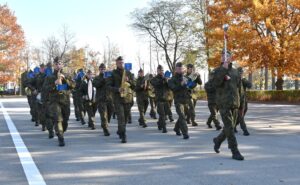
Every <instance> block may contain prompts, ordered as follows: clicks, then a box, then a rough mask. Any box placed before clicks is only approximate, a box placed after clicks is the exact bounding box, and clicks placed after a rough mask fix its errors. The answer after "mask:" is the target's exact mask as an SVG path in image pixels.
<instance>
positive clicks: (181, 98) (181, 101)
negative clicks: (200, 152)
mask: <svg viewBox="0 0 300 185" xmlns="http://www.w3.org/2000/svg"><path fill="white" fill-rule="evenodd" d="M168 84H169V87H170V89H172V91H173V93H174V100H175V108H176V112H177V114H178V120H177V122H176V124H175V128H174V131H175V132H176V134H177V135H179V134H178V133H179V132H180V131H181V133H182V134H183V139H189V135H188V127H187V123H186V116H185V110H186V109H187V107H188V103H189V100H190V99H191V94H190V92H189V88H188V84H187V79H186V78H185V77H184V75H183V65H182V63H181V62H178V63H177V64H176V70H175V75H174V76H173V77H172V78H171V79H170V80H169V81H168Z"/></svg>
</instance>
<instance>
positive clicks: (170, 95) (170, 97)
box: [166, 88, 174, 122]
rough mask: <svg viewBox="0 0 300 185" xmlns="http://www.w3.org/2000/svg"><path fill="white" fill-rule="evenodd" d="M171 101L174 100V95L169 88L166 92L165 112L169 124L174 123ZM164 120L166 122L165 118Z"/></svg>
mask: <svg viewBox="0 0 300 185" xmlns="http://www.w3.org/2000/svg"><path fill="white" fill-rule="evenodd" d="M173 100H174V95H173V92H172V90H171V89H170V88H169V89H168V90H167V112H166V113H167V115H168V118H169V121H170V122H173V121H174V119H173V113H172V104H173ZM166 120H167V118H166Z"/></svg>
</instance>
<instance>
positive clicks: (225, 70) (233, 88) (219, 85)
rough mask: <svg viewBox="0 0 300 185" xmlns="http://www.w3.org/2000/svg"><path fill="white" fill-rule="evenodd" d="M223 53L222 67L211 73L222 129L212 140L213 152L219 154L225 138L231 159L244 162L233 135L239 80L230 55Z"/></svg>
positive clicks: (238, 100) (239, 86)
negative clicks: (222, 124)
mask: <svg viewBox="0 0 300 185" xmlns="http://www.w3.org/2000/svg"><path fill="white" fill-rule="evenodd" d="M226 55H227V56H226V57H225V53H224V52H223V60H222V61H225V60H224V59H227V61H225V62H222V65H221V66H220V67H218V68H216V69H215V70H214V71H213V72H212V75H213V78H212V81H213V84H214V86H215V88H216V101H217V106H218V107H219V109H220V114H221V117H222V121H223V123H224V127H223V130H222V132H221V133H220V134H219V135H218V136H217V137H216V138H214V139H213V142H214V144H215V145H214V150H215V152H216V153H219V152H220V150H219V149H220V147H221V144H222V142H223V141H224V140H225V139H226V138H227V141H228V146H229V148H230V149H231V152H232V158H233V159H235V160H244V157H243V156H242V155H241V154H240V152H239V150H238V144H237V140H236V137H235V135H234V126H235V124H236V119H237V113H238V108H239V106H240V88H241V80H240V77H239V74H238V71H237V70H236V69H234V68H233V67H232V63H231V53H230V52H227V53H226Z"/></svg>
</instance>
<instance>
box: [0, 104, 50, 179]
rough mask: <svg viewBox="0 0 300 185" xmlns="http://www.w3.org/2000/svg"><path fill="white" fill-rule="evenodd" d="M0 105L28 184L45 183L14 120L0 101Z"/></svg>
mask: <svg viewBox="0 0 300 185" xmlns="http://www.w3.org/2000/svg"><path fill="white" fill-rule="evenodd" d="M0 107H1V111H2V113H3V115H4V118H5V121H6V124H7V127H8V129H9V132H10V135H11V137H12V140H13V142H14V144H15V148H16V150H17V153H18V156H19V159H20V162H21V164H22V167H23V170H24V172H25V175H26V178H27V181H28V183H29V185H46V183H45V181H44V178H43V176H42V175H41V173H40V171H39V169H38V168H37V167H36V165H35V163H34V161H33V159H32V157H31V154H30V152H29V151H28V149H27V147H26V145H25V144H24V142H23V139H22V138H21V136H20V134H19V132H18V130H17V128H16V127H15V124H14V122H13V121H12V120H11V118H10V116H9V114H8V113H7V110H6V109H5V107H4V106H3V104H2V102H0Z"/></svg>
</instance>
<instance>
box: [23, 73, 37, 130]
mask: <svg viewBox="0 0 300 185" xmlns="http://www.w3.org/2000/svg"><path fill="white" fill-rule="evenodd" d="M36 76H37V74H34V73H33V72H32V74H31V75H30V74H28V76H27V79H26V82H25V84H26V88H27V90H26V91H27V99H28V103H29V106H30V114H31V116H32V119H31V121H32V122H35V126H39V119H38V109H37V102H36V97H37V94H38V91H37V81H36Z"/></svg>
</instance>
